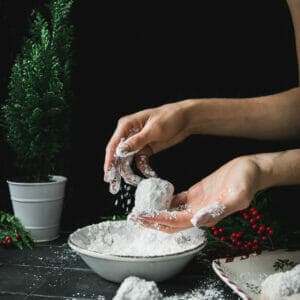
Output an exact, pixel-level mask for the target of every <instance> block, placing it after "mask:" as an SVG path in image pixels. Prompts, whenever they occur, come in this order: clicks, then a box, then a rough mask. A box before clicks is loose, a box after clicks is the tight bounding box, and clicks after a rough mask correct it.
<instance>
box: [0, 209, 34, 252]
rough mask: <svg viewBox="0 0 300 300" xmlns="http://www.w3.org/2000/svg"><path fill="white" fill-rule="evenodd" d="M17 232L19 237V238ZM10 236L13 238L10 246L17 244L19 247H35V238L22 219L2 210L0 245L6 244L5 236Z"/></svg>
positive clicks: (0, 213) (0, 215)
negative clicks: (33, 238) (25, 227)
mask: <svg viewBox="0 0 300 300" xmlns="http://www.w3.org/2000/svg"><path fill="white" fill-rule="evenodd" d="M17 234H18V235H19V238H17ZM6 237H10V238H11V239H12V244H11V245H10V246H16V247H18V248H19V249H24V248H30V249H32V247H33V245H34V244H33V240H32V238H31V236H30V234H29V233H28V232H27V231H26V230H25V229H24V227H23V226H22V224H21V223H20V221H19V220H18V219H17V218H16V217H14V216H12V215H10V214H8V213H5V212H3V211H1V210H0V241H1V242H2V243H0V247H1V245H2V246H5V243H4V241H5V238H6Z"/></svg>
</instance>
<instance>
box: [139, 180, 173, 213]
mask: <svg viewBox="0 0 300 300" xmlns="http://www.w3.org/2000/svg"><path fill="white" fill-rule="evenodd" d="M173 193H174V186H173V184H172V183H170V182H168V181H166V180H163V179H160V178H155V177H151V178H148V179H144V180H142V181H141V182H140V183H139V184H138V186H137V189H136V191H135V207H134V213H137V214H138V213H150V214H151V213H155V212H157V211H160V210H166V209H169V208H170V205H171V201H172V198H173Z"/></svg>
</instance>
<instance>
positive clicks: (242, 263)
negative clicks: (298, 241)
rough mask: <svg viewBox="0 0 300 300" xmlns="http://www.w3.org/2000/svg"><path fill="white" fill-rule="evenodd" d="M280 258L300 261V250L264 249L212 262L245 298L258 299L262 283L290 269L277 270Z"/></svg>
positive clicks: (249, 299)
mask: <svg viewBox="0 0 300 300" xmlns="http://www.w3.org/2000/svg"><path fill="white" fill-rule="evenodd" d="M278 259H288V260H289V261H292V262H294V263H300V251H285V250H276V251H264V252H263V253H262V254H260V255H255V254H251V255H250V256H249V257H248V258H243V257H235V258H234V259H233V261H231V262H229V261H228V262H226V259H225V258H222V259H215V260H214V261H213V263H212V266H213V269H214V271H215V272H216V274H217V275H218V276H219V277H220V278H221V279H222V280H223V281H224V282H225V283H226V284H227V285H228V286H229V287H230V288H232V289H233V291H234V292H235V293H237V294H238V295H239V296H240V297H241V298H242V299H244V300H246V299H247V300H258V299H259V294H260V285H261V283H262V282H263V281H264V279H265V278H266V277H267V276H269V275H270V274H273V273H276V272H282V271H286V270H288V269H290V267H285V268H284V269H283V270H278V271H276V270H275V269H274V263H275V262H276V261H277V260H278Z"/></svg>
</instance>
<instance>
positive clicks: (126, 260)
mask: <svg viewBox="0 0 300 300" xmlns="http://www.w3.org/2000/svg"><path fill="white" fill-rule="evenodd" d="M116 222H124V224H125V221H116ZM92 226H95V225H90V226H86V227H83V228H81V229H78V230H76V231H75V232H74V233H72V234H71V235H70V237H69V240H68V244H69V246H70V247H71V248H72V249H73V250H75V251H76V252H77V253H78V254H79V255H80V256H81V258H82V259H83V260H84V261H85V262H86V263H87V265H88V266H89V267H90V268H91V269H92V270H93V271H95V272H96V273H97V274H99V275H100V276H101V277H103V278H105V279H107V280H109V281H113V282H121V281H123V280H124V279H125V278H126V277H128V276H138V277H141V278H144V279H147V280H154V281H163V280H166V279H169V278H171V277H173V276H174V275H176V274H178V273H179V272H180V271H182V269H183V268H184V267H185V266H186V265H187V264H188V263H189V262H190V261H191V260H192V258H193V257H194V256H195V255H196V254H197V253H198V252H199V251H200V250H201V249H202V248H204V247H205V245H206V239H203V237H202V239H199V243H198V244H196V245H195V247H193V248H191V249H188V250H186V251H182V252H178V253H175V254H174V253H173V254H169V255H160V256H145V257H143V256H138V257H137V256H121V255H111V254H107V253H98V252H95V251H91V250H88V249H87V247H86V245H89V243H90V242H91V237H90V236H89V234H88V232H90V229H91V228H92V230H93V231H95V228H94V227H92ZM189 230H199V229H197V228H191V229H189Z"/></svg>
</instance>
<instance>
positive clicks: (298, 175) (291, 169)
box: [249, 149, 300, 190]
mask: <svg viewBox="0 0 300 300" xmlns="http://www.w3.org/2000/svg"><path fill="white" fill-rule="evenodd" d="M249 158H250V159H251V160H252V161H253V162H254V163H255V164H256V165H257V166H258V168H259V170H260V171H259V174H261V175H260V176H259V179H258V181H259V182H258V189H259V190H261V189H265V188H268V187H271V186H281V185H298V184H300V149H295V150H288V151H283V152H277V153H262V154H256V155H250V156H249Z"/></svg>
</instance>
